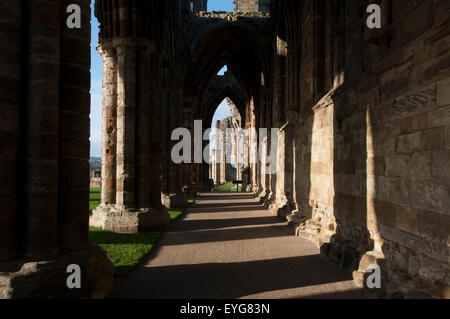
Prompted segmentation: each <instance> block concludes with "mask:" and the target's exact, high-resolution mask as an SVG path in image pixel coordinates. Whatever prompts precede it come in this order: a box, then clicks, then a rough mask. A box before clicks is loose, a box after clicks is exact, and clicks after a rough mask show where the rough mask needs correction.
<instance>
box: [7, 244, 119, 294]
mask: <svg viewBox="0 0 450 319" xmlns="http://www.w3.org/2000/svg"><path fill="white" fill-rule="evenodd" d="M72 264H75V265H79V266H80V268H81V273H82V276H81V288H80V289H69V288H68V287H67V284H66V281H67V277H68V274H67V267H68V266H69V265H72ZM113 285H114V266H113V264H112V263H111V261H110V260H109V259H108V257H107V255H106V253H105V251H104V250H102V249H101V248H99V247H98V246H97V245H94V244H90V246H89V247H87V248H86V249H85V250H82V251H76V252H71V253H67V254H64V255H62V256H59V257H58V258H57V259H54V260H51V261H41V262H23V263H21V262H9V263H6V262H5V263H0V299H3V298H6V299H43V298H48V299H83V298H89V299H102V298H106V297H108V295H109V294H110V292H111V290H112V289H113Z"/></svg>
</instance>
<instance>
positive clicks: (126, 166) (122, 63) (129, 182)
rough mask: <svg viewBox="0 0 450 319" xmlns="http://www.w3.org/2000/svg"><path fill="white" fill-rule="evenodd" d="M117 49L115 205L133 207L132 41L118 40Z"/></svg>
mask: <svg viewBox="0 0 450 319" xmlns="http://www.w3.org/2000/svg"><path fill="white" fill-rule="evenodd" d="M115 47H116V50H117V172H116V174H117V176H116V205H118V206H123V208H125V209H126V208H134V207H135V206H136V202H135V195H136V194H135V182H136V180H135V164H136V162H135V161H136V154H135V151H136V140H135V137H136V130H135V125H136V85H137V83H136V44H135V43H133V42H132V41H123V42H122V41H121V42H118V43H117V44H115Z"/></svg>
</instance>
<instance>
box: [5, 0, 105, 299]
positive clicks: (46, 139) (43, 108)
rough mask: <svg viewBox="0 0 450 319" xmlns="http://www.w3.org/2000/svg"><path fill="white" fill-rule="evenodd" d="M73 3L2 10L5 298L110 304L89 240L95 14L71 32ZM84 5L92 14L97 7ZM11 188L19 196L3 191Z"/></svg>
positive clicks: (97, 253)
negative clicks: (73, 273)
mask: <svg viewBox="0 0 450 319" xmlns="http://www.w3.org/2000/svg"><path fill="white" fill-rule="evenodd" d="M69 4H70V0H49V1H44V2H43V1H39V0H27V1H12V0H6V1H3V2H2V4H1V5H0V7H1V9H2V10H0V21H1V22H0V37H1V38H9V39H12V40H11V41H8V43H7V45H8V48H3V47H1V44H0V48H1V49H2V50H0V52H1V53H0V57H2V58H4V56H3V53H4V52H6V53H7V54H6V57H5V59H1V61H0V63H1V64H2V65H1V67H0V70H1V71H0V75H1V78H2V79H3V77H4V76H6V77H7V78H8V80H9V81H8V83H5V87H6V88H7V90H8V95H9V97H8V99H7V100H6V102H7V103H4V102H5V101H4V98H5V95H4V92H3V88H4V86H3V83H2V90H1V91H0V113H1V114H2V119H3V118H4V117H5V116H6V119H8V120H9V119H11V121H7V122H5V123H1V124H2V125H0V139H1V140H2V141H8V142H7V143H6V147H3V145H2V147H1V148H0V160H1V161H2V167H3V164H4V165H6V168H7V169H11V171H10V172H9V174H8V175H7V176H4V172H5V170H4V169H2V170H1V172H0V177H1V178H0V205H1V207H2V210H1V212H0V239H1V240H0V258H1V260H2V262H0V299H3V298H41V299H52V298H103V297H106V296H107V295H108V293H109V292H110V290H111V289H112V286H113V265H112V264H111V262H110V261H109V260H108V258H107V256H106V253H105V252H104V251H103V250H102V249H100V248H99V247H98V246H96V245H95V244H92V243H88V219H89V208H88V203H89V134H88V133H89V111H90V99H89V83H90V81H89V79H90V73H89V67H90V65H89V62H90V59H89V56H90V28H89V26H90V24H89V21H90V14H86V15H84V16H82V28H81V29H78V30H70V31H69V30H68V29H66V28H65V24H62V23H65V17H66V12H65V9H66V8H67V6H68V5H69ZM78 4H79V5H80V6H81V10H82V12H88V13H90V1H88V0H80V1H79V2H78ZM5 8H6V9H7V10H4V9H5ZM49 17H51V18H49ZM3 24H5V26H7V27H5V26H4V25H3ZM19 26H20V27H19ZM63 26H64V27H63ZM17 27H19V28H20V32H18V31H19V29H17ZM3 49H5V50H3ZM11 53H13V54H11ZM19 61H20V63H18V62H19ZM5 66H6V68H5ZM5 71H7V72H11V71H15V72H14V75H12V74H1V73H4V72H5ZM19 77H20V81H19ZM11 106H15V108H14V109H13V108H11ZM19 110H20V116H19V112H18V111H19ZM16 116H17V117H16ZM3 124H4V125H3ZM18 131H21V132H22V134H20V135H17V134H15V133H16V132H18ZM5 133H7V136H6V137H7V138H5V139H4V138H3V137H4V136H5ZM12 143H14V144H15V146H14V147H11V146H10V144H11V145H12ZM14 159H15V165H11V164H10V163H9V161H10V160H14ZM3 168H4V167H3ZM4 177H5V180H3V178H4ZM8 181H9V182H11V184H10V186H9V187H10V189H12V192H9V193H6V194H5V192H4V188H5V187H4V186H5V185H4V184H3V183H5V182H8ZM5 197H7V198H6V200H5ZM3 204H4V205H3ZM18 216H20V218H17V217H18ZM5 226H8V229H7V231H6V232H3V228H4V227H5ZM3 240H5V242H3ZM5 248H6V249H5ZM72 264H76V265H78V266H80V268H81V273H82V274H83V275H82V279H81V281H82V282H81V289H73V290H71V289H68V288H67V284H66V280H67V275H68V274H67V267H68V266H69V265H72Z"/></svg>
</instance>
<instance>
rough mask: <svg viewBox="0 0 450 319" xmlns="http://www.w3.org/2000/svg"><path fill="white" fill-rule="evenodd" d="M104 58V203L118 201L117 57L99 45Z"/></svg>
mask: <svg viewBox="0 0 450 319" xmlns="http://www.w3.org/2000/svg"><path fill="white" fill-rule="evenodd" d="M98 51H99V52H100V54H101V56H102V58H103V94H102V103H103V135H102V205H105V206H106V205H113V204H115V203H116V173H117V167H116V164H117V163H116V160H117V158H116V154H117V152H116V150H117V57H116V50H115V49H114V48H113V47H112V46H111V47H107V46H106V45H105V46H103V47H102V46H99V47H98Z"/></svg>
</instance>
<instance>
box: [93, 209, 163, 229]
mask: <svg viewBox="0 0 450 319" xmlns="http://www.w3.org/2000/svg"><path fill="white" fill-rule="evenodd" d="M89 224H90V226H93V227H98V228H101V229H103V230H106V231H111V232H115V233H121V234H136V233H149V232H155V231H165V230H167V229H168V228H169V226H170V215H169V213H168V212H167V209H166V208H164V207H162V208H142V209H132V208H126V207H123V206H120V205H107V206H103V205H102V206H99V207H98V208H97V209H95V210H94V211H93V213H92V216H91V218H90V220H89Z"/></svg>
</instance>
